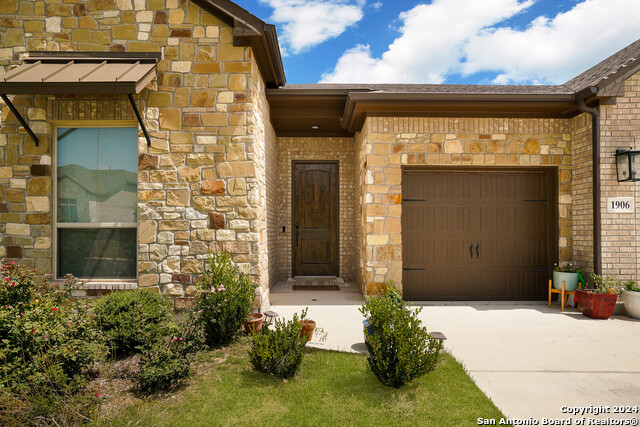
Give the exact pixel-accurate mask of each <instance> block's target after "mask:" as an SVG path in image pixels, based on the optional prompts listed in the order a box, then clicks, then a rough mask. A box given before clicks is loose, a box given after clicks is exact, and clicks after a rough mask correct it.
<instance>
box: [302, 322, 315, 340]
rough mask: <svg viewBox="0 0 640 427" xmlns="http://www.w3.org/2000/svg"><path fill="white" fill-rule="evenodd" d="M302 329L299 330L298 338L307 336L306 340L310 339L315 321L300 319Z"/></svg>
mask: <svg viewBox="0 0 640 427" xmlns="http://www.w3.org/2000/svg"><path fill="white" fill-rule="evenodd" d="M300 323H301V324H302V330H301V331H300V338H304V337H307V341H311V337H312V336H313V330H314V329H315V327H316V322H314V321H313V320H301V321H300Z"/></svg>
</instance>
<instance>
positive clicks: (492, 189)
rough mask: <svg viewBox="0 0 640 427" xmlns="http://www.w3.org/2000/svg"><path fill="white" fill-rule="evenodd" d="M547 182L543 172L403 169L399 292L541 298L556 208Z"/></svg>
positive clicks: (463, 297)
mask: <svg viewBox="0 0 640 427" xmlns="http://www.w3.org/2000/svg"><path fill="white" fill-rule="evenodd" d="M550 183H551V178H550V174H549V173H548V172H547V171H527V172H521V171H515V170H514V171H482V172H480V171H478V170H475V171H474V170H457V171H438V172H435V171H422V172H417V171H411V172H409V171H405V173H404V174H403V214H402V234H403V267H404V268H411V269H413V270H412V271H405V272H404V275H403V288H404V293H405V297H406V298H407V299H416V300H419V299H434V300H447V299H452V300H494V299H495V300H529V299H542V298H544V295H545V294H544V291H545V289H546V285H545V283H546V277H547V276H548V275H549V271H550V265H551V263H552V261H551V259H550V250H551V249H550V248H551V244H552V242H553V238H552V236H553V235H554V233H553V230H552V227H553V226H552V224H551V223H552V218H553V217H554V216H553V214H552V212H553V209H555V208H556V206H557V205H556V204H555V203H556V202H555V201H552V200H550V199H551V195H552V194H555V193H553V192H551V191H550V187H549V186H550ZM405 189H409V192H410V193H409V194H410V196H408V195H407V194H406V193H405ZM407 199H409V200H407ZM470 249H471V251H470ZM419 271H422V272H421V273H420V272H419Z"/></svg>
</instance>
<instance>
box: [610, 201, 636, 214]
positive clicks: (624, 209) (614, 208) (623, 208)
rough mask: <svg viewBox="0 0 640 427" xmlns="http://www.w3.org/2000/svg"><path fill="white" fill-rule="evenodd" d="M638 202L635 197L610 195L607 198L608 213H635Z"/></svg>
mask: <svg viewBox="0 0 640 427" xmlns="http://www.w3.org/2000/svg"><path fill="white" fill-rule="evenodd" d="M635 211H636V204H635V200H634V198H633V197H609V198H608V199H607V212H608V213H634V212H635Z"/></svg>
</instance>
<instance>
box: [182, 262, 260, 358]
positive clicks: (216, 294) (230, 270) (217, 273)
mask: <svg viewBox="0 0 640 427" xmlns="http://www.w3.org/2000/svg"><path fill="white" fill-rule="evenodd" d="M197 289H198V294H197V295H196V297H195V299H194V303H193V308H194V310H195V311H196V312H199V313H198V314H199V315H198V319H199V320H198V321H199V322H200V324H201V325H202V326H203V328H204V331H205V335H206V339H207V344H209V345H211V346H219V345H224V344H228V343H229V342H231V340H232V339H233V338H234V337H235V335H236V334H237V332H238V330H239V329H240V327H241V326H242V323H243V322H244V321H245V320H246V318H247V316H248V315H249V314H250V313H251V311H252V309H253V301H254V300H255V297H256V286H255V285H254V284H253V283H251V279H250V277H249V274H248V273H246V272H243V271H240V269H239V268H238V267H237V266H236V265H234V264H233V263H232V261H231V255H230V254H229V253H228V252H222V253H215V254H213V255H212V254H209V256H208V268H207V269H206V270H205V272H204V273H203V276H202V281H201V282H199V283H197Z"/></svg>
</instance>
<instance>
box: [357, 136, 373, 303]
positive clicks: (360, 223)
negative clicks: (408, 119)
mask: <svg viewBox="0 0 640 427" xmlns="http://www.w3.org/2000/svg"><path fill="white" fill-rule="evenodd" d="M368 129H369V128H368V126H364V127H363V128H362V130H361V131H360V132H358V133H357V134H356V135H355V136H354V150H353V151H354V152H353V167H354V174H353V199H354V200H355V203H356V206H355V215H356V234H355V236H356V242H357V244H356V245H355V247H354V248H353V251H354V257H355V262H354V265H355V266H356V268H357V269H358V271H357V272H356V281H357V283H358V285H359V286H360V290H361V291H362V292H363V293H365V292H366V286H367V279H366V274H365V272H366V258H365V250H366V249H367V242H366V236H365V234H364V229H365V227H366V216H365V215H364V206H365V199H364V194H365V191H366V188H365V182H366V179H365V171H366V168H367V165H366V158H367V154H366V151H365V146H366V141H367V137H368V135H369V131H368ZM369 258H371V257H369Z"/></svg>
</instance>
